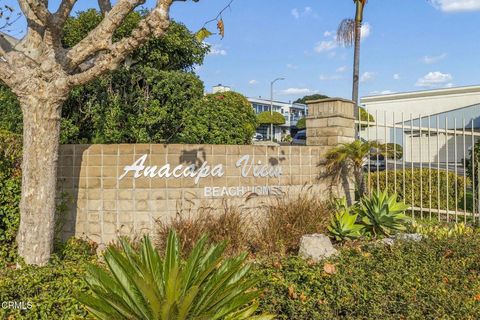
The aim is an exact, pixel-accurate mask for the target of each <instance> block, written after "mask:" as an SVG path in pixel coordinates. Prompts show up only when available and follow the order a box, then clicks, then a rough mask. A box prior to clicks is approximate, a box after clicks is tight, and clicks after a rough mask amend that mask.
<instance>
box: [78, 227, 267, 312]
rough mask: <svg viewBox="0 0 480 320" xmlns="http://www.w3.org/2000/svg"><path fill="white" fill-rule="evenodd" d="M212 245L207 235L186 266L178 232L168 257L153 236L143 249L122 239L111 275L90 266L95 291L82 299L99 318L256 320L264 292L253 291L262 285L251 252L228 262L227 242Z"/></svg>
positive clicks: (110, 256) (109, 256)
mask: <svg viewBox="0 0 480 320" xmlns="http://www.w3.org/2000/svg"><path fill="white" fill-rule="evenodd" d="M206 241H207V238H206V237H202V238H201V239H200V240H199V241H198V242H197V244H196V245H195V247H194V248H193V249H192V253H191V254H190V256H189V258H188V259H187V260H186V262H183V261H182V260H181V252H180V248H179V242H178V239H177V236H176V234H175V232H170V233H169V235H168V241H167V246H166V250H165V256H164V258H163V259H162V258H161V257H160V255H159V253H158V251H156V250H155V249H154V247H153V245H152V243H151V242H150V239H149V238H148V237H144V239H143V241H142V242H141V244H140V248H139V249H138V250H135V249H134V248H132V246H131V245H130V243H129V242H128V241H127V240H126V239H121V248H115V247H114V246H110V247H109V248H108V249H107V251H106V252H105V254H104V258H105V261H106V264H107V266H108V269H109V272H106V271H105V270H104V269H103V268H100V267H97V266H94V265H92V266H90V267H89V268H88V275H87V278H86V281H87V283H88V286H89V287H90V289H91V290H92V293H91V294H90V293H87V294H85V293H82V294H80V295H79V296H78V299H79V301H81V302H82V303H84V304H85V305H86V307H87V309H88V310H89V311H90V313H91V315H93V316H94V317H95V318H97V319H139V320H140V319H161V320H169V319H171V320H184V319H232V320H233V319H237V320H241V319H253V318H252V317H250V315H252V314H253V313H254V312H255V311H256V310H257V308H258V302H256V301H255V300H256V298H258V296H259V295H260V292H259V291H257V290H253V289H252V287H253V286H254V285H255V283H256V282H257V281H256V280H255V279H253V278H250V276H249V271H250V268H251V266H250V265H248V264H247V265H246V264H244V262H245V258H246V254H243V255H239V256H237V257H234V258H230V259H224V258H222V254H223V251H224V250H225V246H226V244H225V243H222V244H218V245H214V246H210V247H207V246H206ZM272 318H273V317H268V316H263V317H261V319H265V320H267V319H272ZM258 319H260V318H258Z"/></svg>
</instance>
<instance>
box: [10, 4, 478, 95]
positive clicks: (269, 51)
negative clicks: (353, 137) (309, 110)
mask: <svg viewBox="0 0 480 320" xmlns="http://www.w3.org/2000/svg"><path fill="white" fill-rule="evenodd" d="M151 1H152V0H150V1H147V4H148V3H149V2H151ZM228 1H229V0H203V1H199V2H191V1H190V2H181V1H179V2H176V3H175V4H174V6H173V8H172V11H171V16H172V18H173V19H175V20H176V21H179V22H183V23H185V24H186V25H187V26H188V27H189V28H190V29H191V30H192V31H196V30H198V29H200V28H201V27H202V25H203V24H204V22H205V21H207V20H210V19H211V18H213V17H215V16H216V15H217V13H218V12H219V11H220V10H221V9H222V8H223V7H224V6H225V5H226V4H227V3H228ZM7 2H10V1H7ZM55 2H57V1H51V3H53V4H54V3H55ZM433 2H434V4H432V3H430V2H428V1H426V0H369V2H368V4H367V7H366V10H365V24H366V25H367V27H366V28H365V29H364V30H365V31H364V39H363V41H362V53H361V75H362V79H361V80H362V81H361V84H360V94H361V95H362V96H365V95H372V94H379V93H385V92H403V91H414V90H423V89H431V88H443V87H448V86H464V85H476V84H480V62H479V57H480V28H479V27H478V21H479V20H480V0H433ZM87 3H88V2H87V1H85V0H84V1H79V5H78V6H77V9H81V8H84V5H85V4H87ZM354 12H355V7H354V4H353V2H352V1H351V0H315V1H312V0H235V1H234V2H233V4H232V7H231V10H227V11H226V12H225V13H224V14H223V19H224V21H225V29H226V34H225V38H224V39H223V40H222V39H220V37H218V36H213V37H211V38H209V39H207V41H208V42H209V43H210V44H211V45H212V52H211V54H210V55H209V56H208V57H207V58H206V60H205V63H204V65H203V66H201V67H199V68H198V70H197V72H198V74H199V75H200V77H201V78H202V80H203V81H204V82H205V87H206V89H207V90H211V87H212V86H213V85H215V84H218V83H222V84H224V85H228V86H231V87H232V88H233V89H234V90H236V91H238V92H241V93H243V94H245V95H247V96H251V97H258V96H262V97H269V95H270V93H269V92H270V91H269V90H270V89H269V86H270V85H269V83H270V81H271V80H272V79H274V78H276V77H285V78H286V80H285V81H281V82H278V83H277V84H276V86H275V97H276V99H279V100H285V101H288V100H294V99H296V98H298V97H301V96H303V95H305V94H312V93H317V92H318V93H324V94H327V95H329V96H339V97H345V98H350V97H351V77H352V76H351V73H352V63H353V62H352V53H353V49H352V48H342V47H339V46H338V45H337V44H336V41H335V38H334V36H335V30H336V28H337V26H338V24H339V22H340V21H341V20H342V19H343V18H347V17H352V16H353V15H354ZM210 28H211V29H215V23H212V24H211V25H210Z"/></svg>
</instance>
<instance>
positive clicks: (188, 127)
mask: <svg viewBox="0 0 480 320" xmlns="http://www.w3.org/2000/svg"><path fill="white" fill-rule="evenodd" d="M256 126H257V122H256V118H255V112H254V111H253V109H252V106H251V105H250V103H249V102H248V100H247V98H245V97H244V96H243V95H241V94H239V93H236V92H224V93H216V94H209V95H207V96H205V97H204V98H203V99H201V100H200V101H199V102H198V103H196V104H194V105H193V106H192V108H190V109H189V110H188V111H187V113H186V115H185V120H184V129H183V131H182V132H181V133H179V141H180V142H182V143H197V144H198V143H204V144H251V143H252V137H253V135H254V134H255V128H256Z"/></svg>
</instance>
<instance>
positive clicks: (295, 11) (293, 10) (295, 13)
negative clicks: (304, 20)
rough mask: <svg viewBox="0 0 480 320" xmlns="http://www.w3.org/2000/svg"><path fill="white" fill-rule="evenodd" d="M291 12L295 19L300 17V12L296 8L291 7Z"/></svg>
mask: <svg viewBox="0 0 480 320" xmlns="http://www.w3.org/2000/svg"><path fill="white" fill-rule="evenodd" d="M291 13H292V16H293V17H294V18H295V19H299V18H300V12H299V11H298V9H297V8H294V9H292V11H291Z"/></svg>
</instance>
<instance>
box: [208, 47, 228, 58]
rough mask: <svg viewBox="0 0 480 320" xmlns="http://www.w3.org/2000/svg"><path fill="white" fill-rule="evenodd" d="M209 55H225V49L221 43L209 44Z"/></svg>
mask: <svg viewBox="0 0 480 320" xmlns="http://www.w3.org/2000/svg"><path fill="white" fill-rule="evenodd" d="M208 55H209V56H226V55H227V50H225V49H223V48H222V45H221V44H215V45H210V52H209V53H208Z"/></svg>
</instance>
